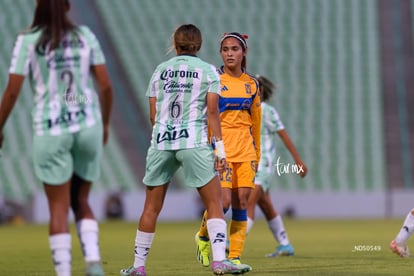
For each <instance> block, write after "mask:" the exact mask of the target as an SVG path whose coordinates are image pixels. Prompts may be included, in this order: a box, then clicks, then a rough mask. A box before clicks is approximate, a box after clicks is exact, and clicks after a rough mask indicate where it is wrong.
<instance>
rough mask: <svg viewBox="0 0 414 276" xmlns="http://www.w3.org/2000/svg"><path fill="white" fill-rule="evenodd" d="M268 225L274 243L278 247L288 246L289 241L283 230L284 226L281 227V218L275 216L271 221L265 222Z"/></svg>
mask: <svg viewBox="0 0 414 276" xmlns="http://www.w3.org/2000/svg"><path fill="white" fill-rule="evenodd" d="M267 224H268V225H269V228H270V231H272V234H273V237H275V239H276V241H277V242H278V243H279V244H280V245H288V244H289V239H288V236H287V233H286V230H285V226H284V225H283V221H282V217H281V216H280V215H277V216H276V217H275V218H273V219H272V220H269V221H267Z"/></svg>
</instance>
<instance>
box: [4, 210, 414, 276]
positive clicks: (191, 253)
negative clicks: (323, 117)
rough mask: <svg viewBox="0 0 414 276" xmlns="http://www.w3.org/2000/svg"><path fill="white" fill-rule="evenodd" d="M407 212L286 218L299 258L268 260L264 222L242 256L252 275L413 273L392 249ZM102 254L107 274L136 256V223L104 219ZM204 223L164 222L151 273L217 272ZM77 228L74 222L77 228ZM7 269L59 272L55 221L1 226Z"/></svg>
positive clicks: (77, 269)
mask: <svg viewBox="0 0 414 276" xmlns="http://www.w3.org/2000/svg"><path fill="white" fill-rule="evenodd" d="M402 220H403V218H401V219H389V220H372V219H370V220H285V226H286V229H287V231H288V235H289V238H290V240H291V242H292V244H293V246H294V247H295V250H296V255H295V256H294V257H282V258H271V259H269V258H264V255H265V254H266V253H269V252H271V251H273V249H274V246H275V244H274V242H273V238H272V236H271V234H270V231H269V230H268V229H267V225H266V223H265V222H264V221H263V220H258V221H257V222H256V223H255V225H254V226H253V230H252V232H251V233H250V234H249V236H248V239H247V243H246V248H245V253H244V256H243V258H242V260H243V261H244V262H246V263H248V264H249V265H251V266H252V267H253V271H252V272H250V273H248V274H246V275H266V276H270V275H318V276H322V275H343V276H345V275H379V276H382V275H384V276H385V275H413V273H414V272H413V271H414V267H413V264H414V263H413V259H412V258H409V259H402V258H399V257H397V256H396V255H394V254H392V253H391V252H390V250H389V248H388V244H389V242H390V240H391V239H392V238H394V236H395V235H396V233H397V231H399V228H400V227H401V223H402ZM100 225H101V229H100V231H101V233H100V242H101V254H102V260H103V264H104V269H105V272H106V275H119V270H120V269H121V268H123V267H126V266H129V265H130V264H132V262H133V246H134V244H133V242H134V239H135V231H136V223H127V222H123V221H106V222H101V224H100ZM198 226H199V222H198V221H197V222H196V221H192V222H175V223H164V222H163V223H159V224H158V228H157V234H156V236H155V240H154V244H153V247H152V249H151V252H150V255H149V258H148V263H147V273H148V275H150V276H151V275H153V276H162V275H173V276H176V275H180V276H185V275H188V276H194V275H213V274H212V272H211V270H210V268H203V267H202V266H201V265H199V264H198V263H197V261H196V259H195V243H194V234H195V232H196V230H197V229H198ZM71 232H72V234H74V233H75V232H74V228H73V225H72V228H71ZM72 245H73V250H72V251H73V257H72V266H73V275H74V276H77V275H84V274H83V269H84V268H83V260H82V258H81V253H80V248H79V244H78V241H77V238H76V236H75V235H73V240H72ZM0 275H1V276H3V275H39V276H47V275H54V273H53V269H52V261H51V258H50V252H49V248H48V237H47V225H30V224H26V225H1V226H0Z"/></svg>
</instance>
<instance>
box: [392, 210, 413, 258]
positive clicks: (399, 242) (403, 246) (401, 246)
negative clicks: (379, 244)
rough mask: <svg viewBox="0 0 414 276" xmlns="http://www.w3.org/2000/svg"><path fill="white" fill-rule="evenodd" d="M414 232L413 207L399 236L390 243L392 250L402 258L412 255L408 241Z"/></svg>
mask: <svg viewBox="0 0 414 276" xmlns="http://www.w3.org/2000/svg"><path fill="white" fill-rule="evenodd" d="M413 233H414V209H412V210H411V211H410V212H409V213H408V214H407V216H406V217H405V220H404V223H403V225H402V227H401V229H400V231H399V232H398V234H397V236H396V237H395V239H394V240H392V241H391V243H390V249H391V251H392V252H394V253H395V254H397V255H398V256H400V257H402V258H408V257H410V251H409V250H408V246H407V242H408V240H409V239H410V237H411V236H412V235H413Z"/></svg>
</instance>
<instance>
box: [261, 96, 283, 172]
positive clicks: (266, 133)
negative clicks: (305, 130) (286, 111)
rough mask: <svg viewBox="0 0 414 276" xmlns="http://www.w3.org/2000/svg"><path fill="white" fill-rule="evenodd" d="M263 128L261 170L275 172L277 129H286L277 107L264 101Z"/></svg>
mask: <svg viewBox="0 0 414 276" xmlns="http://www.w3.org/2000/svg"><path fill="white" fill-rule="evenodd" d="M261 105H262V128H261V135H260V142H261V158H260V163H259V168H258V170H259V171H263V172H267V173H273V172H274V167H275V165H276V160H277V156H276V135H277V131H279V130H282V129H284V128H285V127H284V125H283V123H282V120H281V119H280V117H279V113H277V111H276V108H274V107H273V106H271V105H269V104H267V103H265V102H262V103H261Z"/></svg>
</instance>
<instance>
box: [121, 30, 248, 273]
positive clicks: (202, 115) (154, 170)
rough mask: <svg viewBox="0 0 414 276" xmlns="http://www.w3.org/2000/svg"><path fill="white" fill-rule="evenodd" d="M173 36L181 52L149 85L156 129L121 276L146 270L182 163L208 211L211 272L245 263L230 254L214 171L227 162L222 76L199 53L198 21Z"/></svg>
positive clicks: (229, 270)
mask: <svg viewBox="0 0 414 276" xmlns="http://www.w3.org/2000/svg"><path fill="white" fill-rule="evenodd" d="M173 40H174V41H173V48H174V50H175V51H176V54H177V56H175V57H173V58H171V59H170V60H168V61H166V62H163V63H161V64H160V65H158V67H157V68H156V69H155V71H154V73H153V75H152V77H151V80H150V84H149V86H148V90H147V96H148V97H149V105H150V119H151V123H152V125H153V131H152V139H151V146H150V148H149V149H148V154H147V161H146V172H145V176H144V180H143V182H144V184H145V185H146V198H145V204H144V210H143V212H142V214H141V218H140V220H139V225H138V230H137V233H136V238H135V251H134V256H135V259H134V264H133V265H132V266H131V267H129V268H127V269H122V270H121V272H120V275H122V276H132V275H134V276H136V275H146V272H145V264H146V260H147V256H148V253H149V251H150V248H151V245H152V242H153V239H154V235H155V227H156V223H157V219H158V215H159V213H160V212H161V209H162V206H163V203H164V199H165V195H166V193H167V190H168V186H169V182H170V181H171V178H172V177H173V175H174V174H175V172H176V171H177V170H178V169H179V168H180V167H183V170H184V178H185V183H186V184H187V185H188V186H189V187H192V188H197V190H198V192H199V194H200V196H201V199H202V201H203V203H204V205H205V207H206V208H207V210H208V213H209V216H208V218H207V219H206V225H207V230H208V232H209V234H210V236H211V237H212V239H213V240H214V243H213V244H212V252H213V263H212V269H213V273H214V274H216V275H222V274H238V273H242V272H243V271H244V270H245V269H246V266H245V265H241V264H240V265H236V264H233V263H232V262H230V261H229V260H227V259H226V253H225V247H226V229H227V227H226V222H225V220H224V214H223V205H222V202H221V189H220V182H219V178H218V176H217V175H216V171H215V170H218V171H222V170H223V169H224V168H225V165H226V160H225V158H226V155H225V151H224V144H223V141H222V140H221V139H222V137H221V127H220V117H219V106H218V100H219V94H220V79H219V75H218V74H217V72H216V70H215V68H214V66H213V65H211V64H208V63H206V62H204V61H203V60H201V59H200V58H198V57H197V56H196V54H197V53H198V51H199V50H200V48H201V44H202V36H201V32H200V30H199V29H198V28H197V27H196V26H194V25H192V24H185V25H181V26H179V27H178V28H177V29H176V31H175V32H174V35H173ZM207 119H208V123H209V126H210V128H211V131H212V135H213V138H214V139H215V141H216V156H214V153H213V149H212V148H211V145H210V144H209V141H208V130H207ZM190 183H191V184H190Z"/></svg>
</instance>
